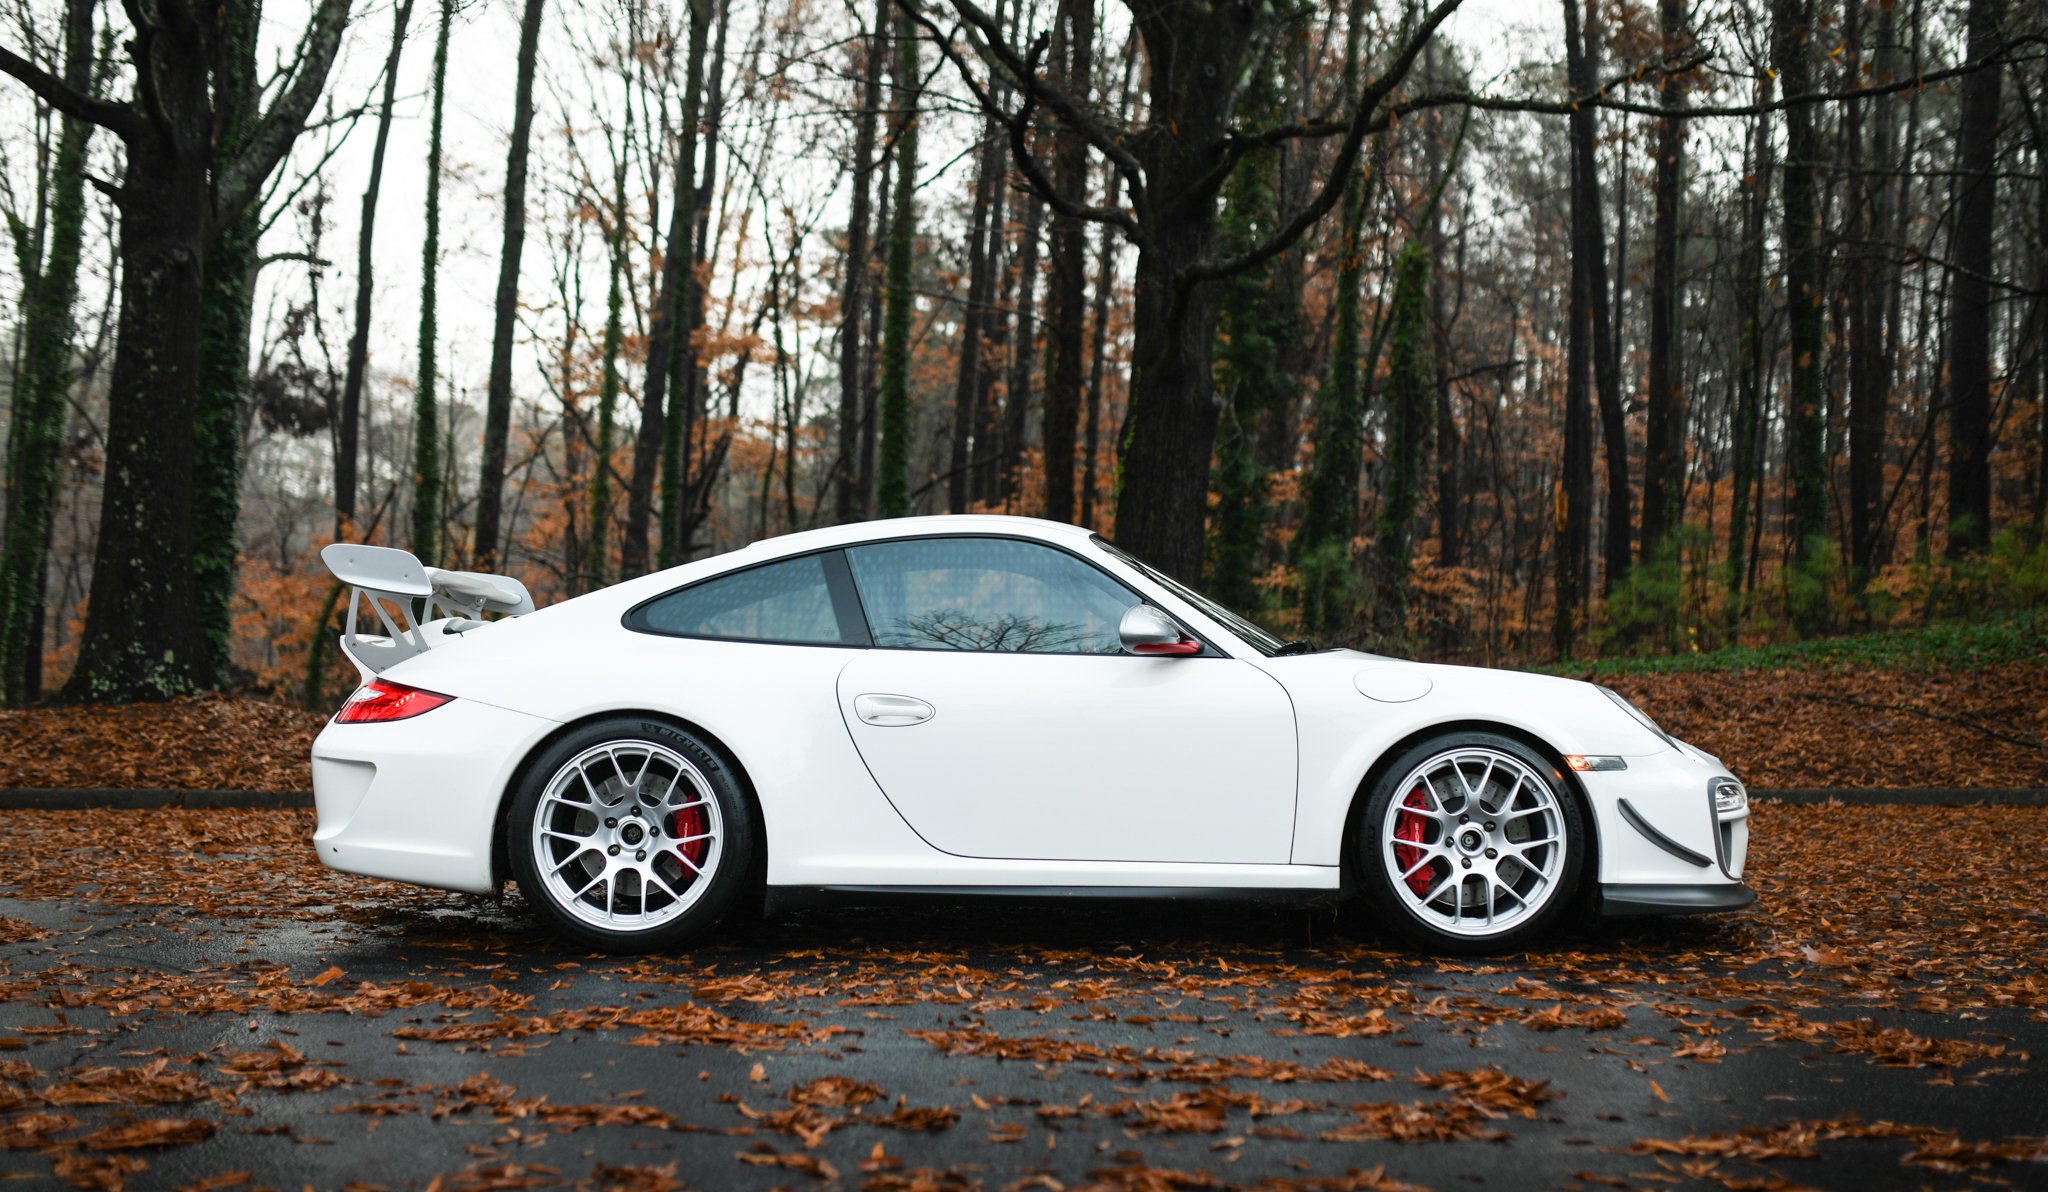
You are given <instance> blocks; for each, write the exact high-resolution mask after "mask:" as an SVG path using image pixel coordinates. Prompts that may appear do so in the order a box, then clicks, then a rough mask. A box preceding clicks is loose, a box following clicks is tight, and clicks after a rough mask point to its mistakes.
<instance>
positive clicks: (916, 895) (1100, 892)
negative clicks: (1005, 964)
mask: <svg viewBox="0 0 2048 1192" xmlns="http://www.w3.org/2000/svg"><path fill="white" fill-rule="evenodd" d="M1080 899H1099V900H1102V901H1106V902H1115V901H1124V902H1229V903H1237V904H1239V905H1245V904H1250V905H1254V906H1308V907H1314V906H1324V907H1328V908H1329V909H1331V910H1335V909H1336V907H1337V900H1338V892H1337V891H1335V890H1299V889H1295V890H1289V889H1254V888H1245V887H1234V886H768V887H766V888H765V889H764V890H763V892H762V906H763V913H765V914H771V915H772V914H778V913H780V912H782V911H790V910H806V909H812V908H818V907H849V906H891V905H902V904H904V903H917V902H923V903H947V902H952V903H965V902H977V903H987V902H995V903H1023V904H1043V903H1047V902H1071V901H1075V900H1080Z"/></svg>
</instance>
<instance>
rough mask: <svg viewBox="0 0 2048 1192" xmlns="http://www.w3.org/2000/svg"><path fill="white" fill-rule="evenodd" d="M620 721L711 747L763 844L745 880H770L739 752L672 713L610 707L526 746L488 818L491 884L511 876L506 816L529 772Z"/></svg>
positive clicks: (761, 819)
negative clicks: (583, 733) (639, 722)
mask: <svg viewBox="0 0 2048 1192" xmlns="http://www.w3.org/2000/svg"><path fill="white" fill-rule="evenodd" d="M620 717H642V718H645V719H648V720H654V721H659V722H661V723H662V724H666V725H668V726H669V727H671V728H675V729H679V730H681V731H683V732H686V733H689V734H690V735H691V736H693V737H696V738H697V739H698V740H700V741H702V742H703V743H704V744H705V745H706V746H708V747H709V748H711V749H713V750H715V751H717V753H718V755H719V758H720V759H721V760H723V761H724V762H725V763H726V764H727V765H729V766H731V767H732V772H733V775H734V776H735V777H736V778H738V779H739V784H740V792H741V794H743V795H744V796H746V800H747V811H748V814H750V815H752V816H753V818H754V828H755V830H756V831H755V835H756V837H757V838H758V839H759V840H760V842H761V847H760V848H759V850H757V852H756V854H755V856H754V863H753V867H752V868H753V872H752V873H750V874H748V875H747V880H748V883H749V885H750V886H752V887H754V888H756V889H758V888H760V887H761V886H763V885H765V884H766V882H767V875H768V849H769V847H770V845H769V841H768V820H767V817H766V816H765V815H764V814H762V811H761V795H760V792H759V791H758V790H757V789H756V787H755V786H754V778H753V775H751V774H749V773H748V772H747V764H746V762H744V761H742V760H741V759H740V756H739V753H738V752H737V751H735V750H734V749H733V748H732V746H730V745H728V744H726V743H725V741H724V740H723V739H721V738H720V737H719V736H718V734H717V733H714V732H712V731H711V730H709V729H707V728H705V727H704V726H703V725H701V724H698V723H696V722H695V721H692V720H689V719H688V718H686V717H682V716H677V715H675V714H674V713H672V712H657V711H653V710H651V709H648V708H608V709H606V710H604V711H601V712H590V713H587V714H585V715H583V716H579V717H577V718H576V719H574V720H569V721H564V722H563V723H562V724H560V725H558V726H556V727H555V728H554V729H552V730H550V731H549V732H548V733H547V734H546V735H545V736H543V737H541V738H540V739H539V740H538V741H535V742H534V743H533V744H532V745H531V746H530V747H528V749H527V751H526V754H525V756H523V757H521V758H520V759H519V764H518V765H516V766H514V767H512V773H511V776H510V777H508V778H507V779H506V780H505V786H504V788H503V789H502V790H500V791H499V792H498V805H497V808H496V809H495V810H493V811H492V813H491V882H492V884H493V885H496V886H500V887H502V886H503V885H504V883H505V882H506V881H508V880H509V879H510V877H511V872H512V865H511V851H510V849H511V845H510V841H509V840H508V838H507V831H506V829H507V826H508V825H507V823H506V820H507V818H508V817H507V812H508V811H509V810H510V809H511V806H512V798H513V795H514V794H515V793H517V791H518V790H519V788H520V786H521V784H523V783H524V782H525V781H526V779H527V777H528V775H530V774H531V773H532V772H533V767H534V763H535V762H536V761H537V760H538V759H539V758H540V756H541V755H542V754H543V753H546V752H547V751H548V749H549V748H551V747H552V746H553V745H554V744H555V743H556V742H557V741H560V740H561V739H562V738H564V737H566V736H568V735H569V734H571V733H573V732H576V731H578V730H580V729H583V728H587V727H589V726H590V725H592V724H596V723H597V722H598V721H601V720H615V719H618V718H620Z"/></svg>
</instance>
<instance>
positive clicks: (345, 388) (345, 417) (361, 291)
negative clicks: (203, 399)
mask: <svg viewBox="0 0 2048 1192" xmlns="http://www.w3.org/2000/svg"><path fill="white" fill-rule="evenodd" d="M412 5H413V0H400V3H399V5H398V7H396V8H394V9H393V10H392V14H391V50H390V52H389V53H388V54H386V55H385V58H384V106H383V107H382V109H381V110H379V111H378V113H377V141H376V145H375V147H374V148H372V149H371V150H370V180H369V183H368V184H367V185H366V186H364V187H363V216H362V221H361V223H360V224H359V225H358V227H357V231H356V308H355V328H354V330H352V331H351V332H350V333H349V337H348V367H347V371H346V372H344V373H343V374H342V375H343V380H342V383H341V433H340V435H339V436H338V437H337V439H336V441H335V442H336V449H335V453H334V537H335V539H336V540H337V541H339V540H340V539H342V538H343V537H345V536H346V535H348V534H350V533H353V532H354V528H355V521H356V441H357V438H358V437H359V435H360V426H361V422H362V410H363V373H364V371H365V370H366V369H367V368H368V367H369V358H370V303H371V297H372V295H373V294H374V293H375V291H376V263H375V262H376V259H375V256H374V251H375V246H376V241H377V194H378V191H379V190H381V189H382V188H383V185H384V149H385V146H386V145H388V144H389V143H390V141H391V114H392V110H393V105H394V103H395V102H396V100H397V96H398V60H399V55H400V54H402V53H404V51H405V27H406V24H407V23H408V22H410V21H411V20H412Z"/></svg>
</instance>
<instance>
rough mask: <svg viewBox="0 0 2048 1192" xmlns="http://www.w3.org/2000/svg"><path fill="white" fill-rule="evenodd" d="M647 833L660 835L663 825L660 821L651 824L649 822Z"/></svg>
mask: <svg viewBox="0 0 2048 1192" xmlns="http://www.w3.org/2000/svg"><path fill="white" fill-rule="evenodd" d="M647 834H648V835H649V836H659V835H661V825H660V824H659V823H651V824H648V825H647Z"/></svg>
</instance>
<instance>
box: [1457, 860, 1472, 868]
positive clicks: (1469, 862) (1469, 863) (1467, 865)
mask: <svg viewBox="0 0 2048 1192" xmlns="http://www.w3.org/2000/svg"><path fill="white" fill-rule="evenodd" d="M1460 864H1462V865H1464V866H1465V868H1467V869H1470V868H1472V858H1470V857H1467V858H1465V859H1464V861H1462V862H1460Z"/></svg>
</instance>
